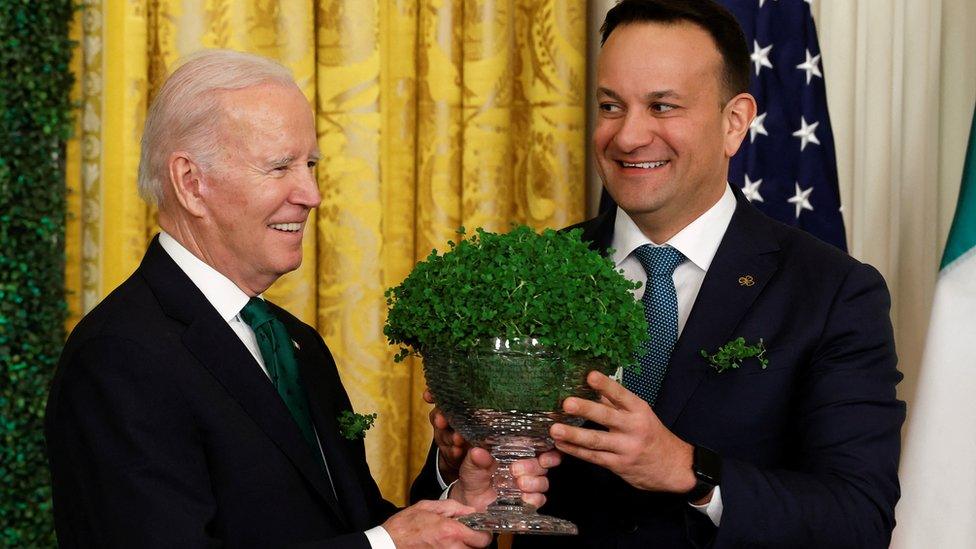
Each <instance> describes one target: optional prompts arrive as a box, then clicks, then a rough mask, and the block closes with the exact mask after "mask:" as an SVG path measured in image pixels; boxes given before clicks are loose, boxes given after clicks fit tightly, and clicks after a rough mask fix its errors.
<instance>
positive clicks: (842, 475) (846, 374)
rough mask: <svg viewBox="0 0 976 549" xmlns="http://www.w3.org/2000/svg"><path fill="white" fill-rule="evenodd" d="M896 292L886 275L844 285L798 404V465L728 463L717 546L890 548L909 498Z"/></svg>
mask: <svg viewBox="0 0 976 549" xmlns="http://www.w3.org/2000/svg"><path fill="white" fill-rule="evenodd" d="M889 307H890V300H889V297H888V290H887V288H886V287H885V284H884V280H883V279H882V278H881V275H880V274H879V273H878V272H877V271H876V270H874V269H873V268H872V267H869V266H867V265H858V266H856V267H854V268H853V269H852V270H851V271H850V272H849V273H848V275H847V277H846V278H845V280H844V282H843V283H842V284H841V286H840V289H839V291H838V292H837V294H836V295H835V296H834V298H833V303H832V306H831V308H830V312H829V314H828V318H827V321H826V322H825V324H824V331H823V334H822V336H821V338H820V340H819V343H818V344H817V345H816V348H815V349H814V352H813V355H812V360H811V361H810V363H809V364H806V365H801V366H800V373H799V374H798V378H797V385H796V390H795V392H794V394H795V395H796V396H795V397H794V400H793V401H792V404H793V406H794V411H793V414H794V416H795V418H796V421H795V422H794V430H795V436H796V437H797V438H796V447H797V456H799V457H798V458H797V459H798V463H799V466H798V467H795V468H793V467H791V468H790V470H769V469H761V468H758V467H756V466H754V465H751V464H749V463H745V462H742V461H737V460H732V459H725V460H724V461H723V464H722V468H723V471H722V500H723V502H724V506H725V509H724V512H723V516H722V523H721V526H720V528H719V529H718V531H717V533H716V538H715V546H716V547H741V546H749V547H762V546H783V547H787V546H789V547H801V546H802V547H887V546H888V543H889V539H890V536H891V530H892V529H893V528H894V507H895V503H896V502H897V500H898V497H899V486H898V477H897V472H898V456H899V452H900V429H901V425H902V422H903V421H904V418H905V405H904V403H903V402H901V401H899V400H897V398H896V395H895V385H896V384H897V383H898V381H900V380H901V374H900V373H899V372H898V371H897V370H896V369H895V365H896V361H897V359H896V356H895V350H894V337H893V334H892V328H891V322H890V320H889V317H888V310H889Z"/></svg>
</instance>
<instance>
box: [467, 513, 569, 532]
mask: <svg viewBox="0 0 976 549" xmlns="http://www.w3.org/2000/svg"><path fill="white" fill-rule="evenodd" d="M458 520H459V521H460V522H461V524H464V525H465V526H467V527H468V528H471V529H472V530H479V531H482V532H493V533H496V534H538V535H542V536H575V535H576V534H578V533H579V530H577V528H576V525H575V524H573V523H572V522H569V521H568V520H563V519H560V518H556V517H550V516H548V515H540V514H539V513H520V512H511V511H497V510H496V511H491V512H487V513H472V514H470V515H465V516H463V517H460V518H458Z"/></svg>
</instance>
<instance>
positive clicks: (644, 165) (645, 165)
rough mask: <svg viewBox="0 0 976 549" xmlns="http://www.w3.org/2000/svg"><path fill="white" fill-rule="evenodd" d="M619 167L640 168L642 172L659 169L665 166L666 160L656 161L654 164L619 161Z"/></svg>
mask: <svg viewBox="0 0 976 549" xmlns="http://www.w3.org/2000/svg"><path fill="white" fill-rule="evenodd" d="M619 162H620V165H621V166H623V167H625V168H641V169H644V170H650V169H652V168H660V167H661V166H663V165H665V164H667V163H668V162H669V161H668V160H658V161H656V162H624V161H623V160H620V161H619Z"/></svg>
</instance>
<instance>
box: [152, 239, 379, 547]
mask: <svg viewBox="0 0 976 549" xmlns="http://www.w3.org/2000/svg"><path fill="white" fill-rule="evenodd" d="M159 245H160V246H162V247H163V250H164V251H165V252H166V253H167V254H168V255H169V256H170V258H172V259H173V261H174V262H175V263H176V265H177V266H178V267H179V268H180V270H182V271H183V272H184V273H186V276H187V277H188V278H189V279H190V281H191V282H193V285H194V286H196V287H197V289H199V290H200V293H202V294H203V297H205V298H207V301H209V302H210V304H211V305H213V308H214V309H217V314H219V315H220V318H222V319H224V322H226V323H227V325H228V326H230V329H231V330H234V333H235V334H237V337H239V338H240V340H241V343H243V344H244V346H245V347H247V350H248V351H249V352H250V353H251V356H253V357H254V360H255V361H257V363H258V365H260V366H261V371H263V372H264V375H268V367H267V366H266V365H265V364H264V358H262V357H261V348H260V347H258V340H257V337H256V336H255V335H254V330H252V329H251V327H250V326H249V325H248V324H247V323H246V322H244V321H243V320H242V319H241V316H240V312H241V309H243V308H244V306H245V305H247V302H248V301H250V299H251V298H250V296H248V295H247V294H246V293H244V291H243V290H241V289H240V288H238V287H237V285H236V284H234V283H233V282H232V281H231V280H230V279H229V278H227V277H226V276H224V275H222V274H220V273H219V272H217V270H216V269H214V268H213V267H211V266H210V265H207V264H206V263H204V262H203V261H202V260H200V258H198V257H197V256H195V255H193V254H192V253H191V252H190V251H189V250H187V249H186V248H184V247H183V245H182V244H180V243H179V242H177V241H176V239H175V238H173V237H172V236H170V235H169V234H167V233H166V232H165V231H163V232H160V233H159ZM268 379H269V381H270V379H271V378H270V376H269V377H268ZM317 439H318V433H316V440H317ZM318 442H319V452H320V453H322V462H323V463H325V472H326V474H327V475H329V486H332V490H333V494H335V486H334V485H333V484H332V476H331V473H330V472H329V465H328V463H327V462H326V461H325V454H324V453H323V452H322V442H321V441H318ZM337 497H338V496H337ZM366 538H367V540H369V544H370V545H371V546H372V547H373V549H396V545H395V544H394V543H393V538H391V537H390V534H389V533H388V532H387V531H386V529H385V528H383V527H382V526H377V527H375V528H371V529H369V530H366Z"/></svg>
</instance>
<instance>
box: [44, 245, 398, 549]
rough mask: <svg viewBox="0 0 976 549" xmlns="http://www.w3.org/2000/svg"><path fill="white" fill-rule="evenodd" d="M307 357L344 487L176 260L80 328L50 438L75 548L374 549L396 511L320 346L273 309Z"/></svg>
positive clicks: (145, 270)
mask: <svg viewBox="0 0 976 549" xmlns="http://www.w3.org/2000/svg"><path fill="white" fill-rule="evenodd" d="M272 309H273V311H274V313H275V314H276V315H277V316H278V318H279V319H280V320H281V321H282V322H284V323H285V326H286V328H287V329H288V332H289V335H290V336H291V337H292V339H293V340H294V342H295V344H297V347H298V348H297V349H296V351H295V352H296V354H297V358H298V360H299V363H300V364H301V367H302V377H303V380H304V383H305V385H306V389H307V392H308V395H309V401H310V408H311V413H312V419H313V421H314V423H315V426H316V429H317V431H318V434H319V438H320V439H321V442H322V447H323V450H324V452H325V458H326V460H327V462H328V466H329V469H330V472H331V475H332V480H333V482H334V490H333V486H332V485H330V483H329V480H328V477H327V476H326V475H325V473H324V472H323V471H322V469H321V467H320V466H319V465H318V463H317V461H316V459H315V456H314V454H313V453H312V449H311V448H310V447H309V446H308V444H307V443H306V442H305V440H304V439H303V438H302V434H301V432H300V430H299V429H298V426H297V425H296V423H295V422H294V420H292V418H291V416H290V414H289V412H288V409H287V408H286V407H285V405H284V403H283V402H282V400H281V398H280V397H279V396H278V393H277V391H276V390H275V388H274V386H273V385H272V384H271V383H270V382H269V381H268V378H267V376H265V374H264V373H263V372H262V371H261V368H260V367H259V366H258V364H257V363H256V362H255V360H254V358H253V357H252V356H251V354H250V353H249V352H248V351H247V349H246V347H245V346H244V345H243V344H242V343H241V341H240V339H239V338H238V337H237V335H236V334H235V333H234V332H233V330H231V328H230V327H229V326H228V325H227V323H226V322H225V321H224V320H223V319H222V318H221V317H220V316H219V315H218V313H217V311H216V310H215V309H214V308H213V307H212V306H211V305H210V303H209V302H208V301H207V300H206V298H204V296H203V294H202V293H200V291H199V290H198V289H197V288H196V286H194V285H193V283H192V282H191V281H190V279H189V278H188V277H187V276H186V275H185V274H184V273H183V271H182V270H180V268H179V267H178V266H177V265H176V263H174V262H173V260H172V259H171V258H170V257H169V255H168V254H166V252H165V251H164V250H163V249H162V247H161V246H160V245H159V243H158V241H157V240H153V242H152V244H150V246H149V249H148V251H147V252H146V256H145V258H144V259H143V261H142V264H141V265H140V266H139V268H138V270H137V271H136V272H135V273H134V274H133V275H132V276H131V277H130V278H129V279H128V280H126V281H125V282H124V283H123V284H122V285H121V286H120V287H119V288H118V289H117V290H115V291H114V292H112V293H111V294H110V295H109V296H108V297H106V299H105V300H104V301H103V302H102V303H101V304H100V305H99V306H98V307H96V308H95V310H93V311H92V312H91V313H90V314H88V315H87V316H85V318H84V319H82V321H81V323H80V324H79V325H78V327H77V328H76V329H75V330H74V332H73V333H72V334H71V337H70V338H69V339H68V342H67V345H66V347H65V349H64V352H63V354H62V356H61V361H60V364H59V365H58V371H57V374H56V377H55V380H54V384H53V386H52V389H51V395H50V399H49V401H48V409H47V418H46V434H47V441H48V457H49V460H50V465H51V473H52V479H53V485H54V513H55V527H56V529H57V534H58V541H59V542H60V545H61V546H62V547H212V546H219V545H227V546H231V547H286V546H295V545H302V544H303V543H308V544H314V546H317V547H369V545H368V542H367V540H366V536H365V535H364V534H363V533H362V532H363V531H364V530H366V529H368V528H371V527H373V526H376V525H378V524H380V523H382V522H383V521H384V520H385V519H386V518H387V517H388V516H389V515H390V514H392V512H393V511H394V510H395V508H394V506H393V505H392V504H390V503H388V502H386V501H384V500H383V498H382V497H381V496H380V492H379V490H378V489H377V487H376V484H375V482H374V481H373V479H372V477H371V476H370V473H369V469H368V466H367V464H366V457H365V452H364V447H363V443H362V441H360V440H357V441H348V440H346V439H344V438H342V437H340V436H339V434H338V427H337V421H336V416H337V415H338V414H339V413H340V412H341V411H342V410H346V409H351V407H350V403H349V399H348V397H347V395H346V392H345V390H344V389H343V387H342V383H341V382H340V380H339V375H338V373H337V371H336V367H335V363H334V362H333V359H332V356H331V355H330V353H329V351H328V349H327V348H326V346H325V344H324V342H323V341H322V339H321V337H319V335H318V334H317V333H316V332H315V330H313V329H312V328H311V327H309V326H308V325H306V324H303V323H302V322H300V321H299V320H298V319H296V318H295V317H293V316H292V315H290V314H288V313H287V312H285V311H284V310H282V309H280V308H278V307H274V306H272Z"/></svg>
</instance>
